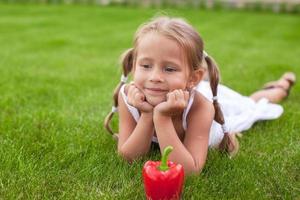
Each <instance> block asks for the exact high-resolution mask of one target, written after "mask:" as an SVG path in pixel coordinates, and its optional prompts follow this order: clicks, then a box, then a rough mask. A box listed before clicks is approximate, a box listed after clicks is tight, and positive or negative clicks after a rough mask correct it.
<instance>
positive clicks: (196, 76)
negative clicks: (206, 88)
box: [187, 68, 206, 89]
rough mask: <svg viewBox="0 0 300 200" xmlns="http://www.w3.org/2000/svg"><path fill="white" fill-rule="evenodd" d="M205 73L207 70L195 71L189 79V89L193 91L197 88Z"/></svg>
mask: <svg viewBox="0 0 300 200" xmlns="http://www.w3.org/2000/svg"><path fill="white" fill-rule="evenodd" d="M205 72H206V69H205V68H200V69H197V70H194V71H193V73H192V74H191V76H190V78H189V81H188V84H187V88H188V89H192V88H193V87H195V86H196V85H197V84H198V83H199V82H200V81H201V80H202V79H203V77H204V74H205Z"/></svg>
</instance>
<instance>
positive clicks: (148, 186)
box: [143, 146, 184, 200]
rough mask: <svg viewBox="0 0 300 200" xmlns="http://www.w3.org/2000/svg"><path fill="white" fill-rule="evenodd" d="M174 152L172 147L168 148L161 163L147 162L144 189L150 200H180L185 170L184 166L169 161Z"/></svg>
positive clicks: (144, 169) (144, 170) (144, 168)
mask: <svg viewBox="0 0 300 200" xmlns="http://www.w3.org/2000/svg"><path fill="white" fill-rule="evenodd" d="M172 150H173V147H172V146H167V147H166V148H165V149H164V152H163V155H162V160H161V162H160V161H147V162H146V163H145V165H144V167H143V178H144V187H145V191H146V197H147V199H148V200H150V199H151V200H162V199H163V200H169V199H175V200H176V199H180V196H181V192H182V187H183V183H184V170H183V167H182V165H180V164H175V163H173V162H171V161H167V158H168V155H169V154H170V153H171V151H172Z"/></svg>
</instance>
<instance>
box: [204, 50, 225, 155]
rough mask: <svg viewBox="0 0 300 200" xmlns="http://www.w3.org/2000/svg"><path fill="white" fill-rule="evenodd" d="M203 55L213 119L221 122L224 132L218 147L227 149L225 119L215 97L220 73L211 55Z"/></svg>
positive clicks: (223, 149)
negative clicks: (209, 88)
mask: <svg viewBox="0 0 300 200" xmlns="http://www.w3.org/2000/svg"><path fill="white" fill-rule="evenodd" d="M204 54H205V53H204ZM204 56H205V61H206V63H207V68H208V75H209V82H210V87H211V90H212V94H213V105H214V108H215V116H214V120H215V121H216V122H218V123H219V124H221V126H222V130H223V132H224V137H223V140H222V141H221V143H220V145H219V148H220V150H222V151H227V150H228V143H229V135H228V130H227V129H226V127H225V120H224V116H223V112H222V110H221V107H220V104H219V102H218V98H217V93H218V84H219V79H220V73H219V69H218V66H217V65H216V64H215V62H214V61H213V59H212V58H211V57H209V56H208V55H204Z"/></svg>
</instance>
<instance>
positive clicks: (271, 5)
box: [0, 0, 300, 13]
mask: <svg viewBox="0 0 300 200" xmlns="http://www.w3.org/2000/svg"><path fill="white" fill-rule="evenodd" d="M0 2H8V3H43V4H95V5H101V6H108V5H133V6H143V7H190V8H209V9H220V8H225V9H244V10H245V9H246V10H256V11H257V10H270V11H273V12H290V13H295V12H296V13H299V12H300V0H0Z"/></svg>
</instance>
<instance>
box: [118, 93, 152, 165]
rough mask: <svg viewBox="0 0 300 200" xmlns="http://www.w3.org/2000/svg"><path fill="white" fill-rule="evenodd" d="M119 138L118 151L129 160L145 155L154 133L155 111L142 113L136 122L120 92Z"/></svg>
mask: <svg viewBox="0 0 300 200" xmlns="http://www.w3.org/2000/svg"><path fill="white" fill-rule="evenodd" d="M118 101H119V108H118V109H119V140H118V152H119V154H120V155H121V156H122V157H124V158H125V159H126V160H128V161H129V162H130V161H132V160H134V159H137V158H138V157H140V156H142V155H145V154H146V153H147V152H148V151H149V149H150V145H151V141H152V136H153V133H154V125H153V113H152V112H150V113H141V116H140V119H139V120H138V122H137V123H136V121H135V120H134V119H133V117H132V115H131V113H130V112H129V111H128V108H127V106H126V104H125V102H124V100H123V98H122V96H121V94H119V97H118Z"/></svg>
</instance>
